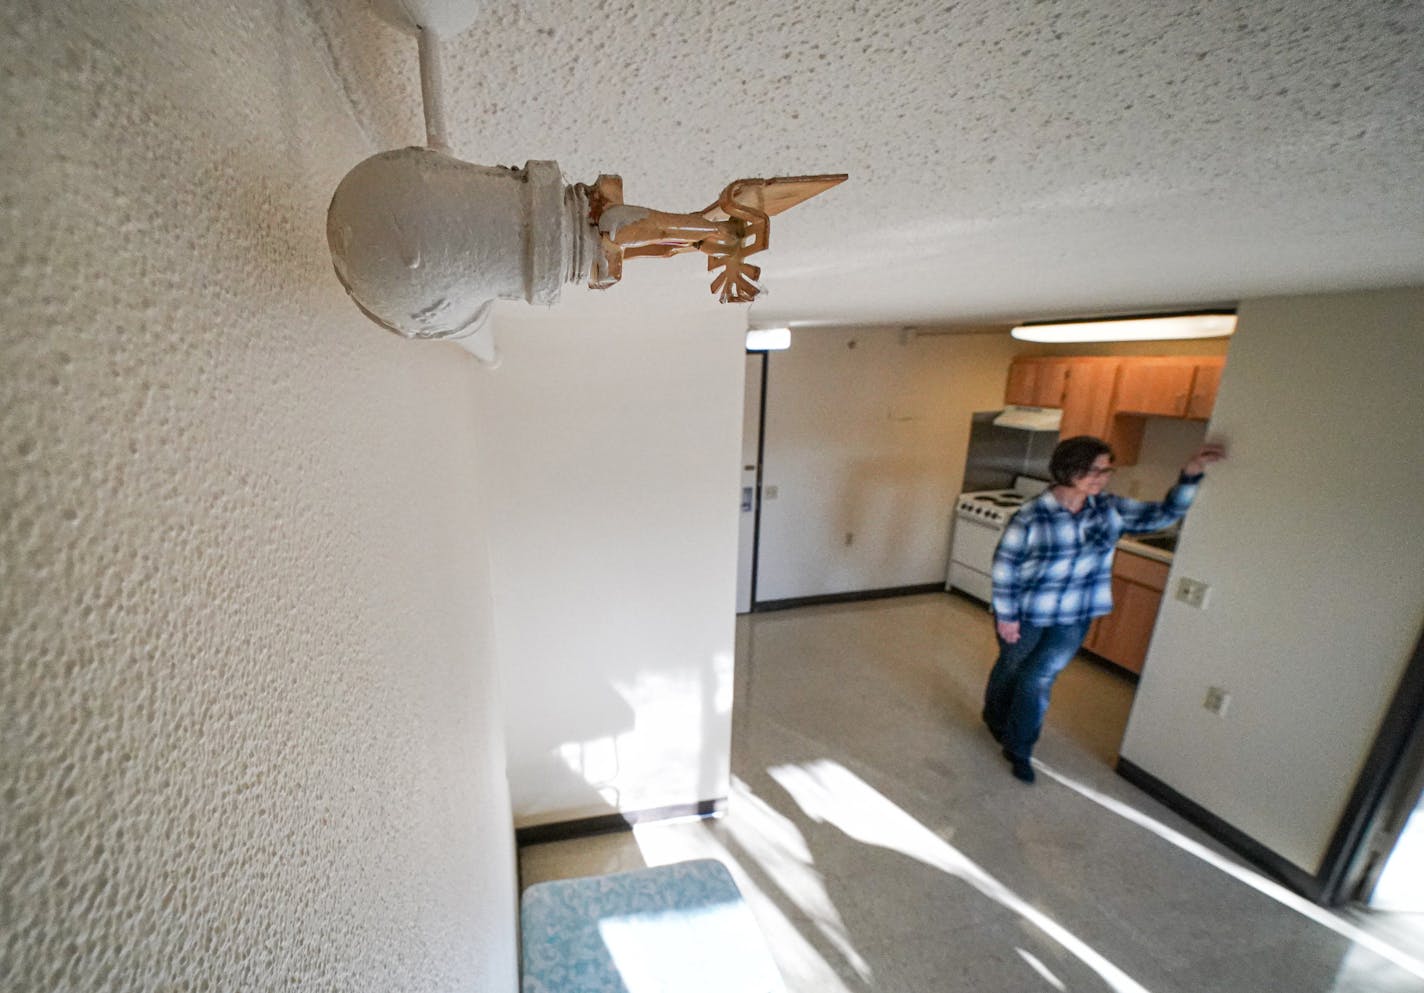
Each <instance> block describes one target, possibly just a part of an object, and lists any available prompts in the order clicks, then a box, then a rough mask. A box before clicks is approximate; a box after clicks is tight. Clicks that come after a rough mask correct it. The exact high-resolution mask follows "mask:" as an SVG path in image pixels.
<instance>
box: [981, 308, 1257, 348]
mask: <svg viewBox="0 0 1424 993" xmlns="http://www.w3.org/2000/svg"><path fill="white" fill-rule="evenodd" d="M1235 330H1236V315H1235V314H1174V315H1171V316H1169V317H1127V318H1119V319H1114V320H1105V321H1063V322H1061V323H1058V324H1020V325H1019V326H1018V327H1016V328H1014V329H1013V330H1012V331H1010V332H1009V333H1010V334H1012V335H1013V336H1014V337H1015V338H1018V339H1020V340H1021V341H1037V342H1044V343H1047V344H1055V343H1059V342H1082V341H1167V340H1171V339H1179V338H1223V337H1225V336H1226V335H1229V334H1231V332H1233V331H1235Z"/></svg>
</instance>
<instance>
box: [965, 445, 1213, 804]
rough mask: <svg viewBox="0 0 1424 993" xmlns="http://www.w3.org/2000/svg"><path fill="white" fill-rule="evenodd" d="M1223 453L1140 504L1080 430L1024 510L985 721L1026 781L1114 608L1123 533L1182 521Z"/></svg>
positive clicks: (1003, 566)
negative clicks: (1061, 683)
mask: <svg viewBox="0 0 1424 993" xmlns="http://www.w3.org/2000/svg"><path fill="white" fill-rule="evenodd" d="M1225 457H1226V450H1225V449H1224V448H1223V447H1222V446H1221V445H1218V444H1207V445H1203V446H1202V447H1201V448H1199V449H1198V450H1197V452H1196V454H1194V455H1193V456H1192V457H1191V458H1190V459H1188V460H1187V464H1186V465H1185V466H1183V468H1182V474H1181V476H1180V477H1179V478H1178V480H1177V485H1175V486H1173V487H1172V489H1171V490H1169V491H1168V493H1167V496H1166V498H1165V499H1164V500H1163V501H1162V502H1161V503H1142V502H1141V501H1138V500H1129V499H1127V498H1126V497H1120V496H1116V495H1114V494H1112V493H1106V494H1105V493H1103V489H1104V488H1105V487H1106V486H1107V483H1108V477H1110V476H1111V475H1112V472H1113V465H1112V449H1111V448H1109V447H1108V445H1107V443H1106V442H1103V441H1102V440H1100V439H1098V438H1092V437H1089V436H1087V435H1082V436H1079V437H1077V438H1069V439H1068V440H1066V441H1062V442H1059V444H1058V447H1057V448H1055V449H1054V450H1053V456H1052V458H1051V459H1050V460H1049V463H1048V471H1049V474H1050V475H1051V476H1052V477H1053V485H1052V486H1050V487H1049V488H1048V489H1047V490H1045V491H1044V492H1043V493H1042V494H1040V495H1039V496H1037V497H1035V498H1034V499H1033V500H1030V501H1029V502H1027V503H1025V504H1024V505H1023V506H1022V507H1020V508H1019V511H1018V513H1017V514H1015V515H1014V516H1013V518H1012V519H1011V520H1010V521H1009V524H1008V527H1007V528H1005V529H1004V534H1003V536H1002V537H1001V538H1000V539H999V547H998V549H997V550H996V551H995V552H994V604H993V606H994V621H995V627H996V629H997V633H998V637H999V658H998V660H997V661H996V662H995V663H994V668H993V670H992V671H991V672H990V673H989V685H988V686H987V687H986V688H985V691H984V723H985V724H987V725H989V730H990V732H991V733H992V734H993V735H994V739H995V740H996V741H998V742H999V743H1000V744H1002V745H1003V746H1004V757H1005V758H1006V759H1008V760H1009V762H1011V763H1012V764H1013V773H1014V776H1015V777H1017V778H1018V779H1021V780H1023V781H1024V782H1025V783H1032V782H1033V779H1034V775H1033V765H1032V763H1031V762H1030V758H1031V756H1032V754H1033V746H1034V743H1035V742H1036V741H1038V735H1039V732H1040V731H1041V730H1042V729H1043V716H1044V714H1045V713H1046V712H1047V710H1048V696H1049V693H1050V691H1051V690H1052V689H1053V681H1054V680H1055V679H1057V678H1058V674H1059V673H1060V672H1062V671H1063V668H1064V666H1066V665H1067V664H1068V663H1069V661H1070V660H1071V659H1072V658H1073V655H1074V654H1075V653H1076V652H1077V651H1078V649H1079V647H1080V646H1081V645H1082V644H1083V638H1084V637H1085V636H1086V635H1087V633H1088V625H1089V624H1091V623H1092V621H1093V618H1095V617H1101V616H1102V615H1103V614H1107V613H1110V612H1111V611H1112V561H1113V549H1114V547H1115V546H1116V545H1117V540H1118V538H1120V537H1121V536H1122V535H1123V534H1124V533H1128V534H1143V533H1145V532H1148V531H1157V530H1160V529H1162V528H1164V527H1166V526H1167V525H1169V524H1171V523H1173V522H1174V521H1177V520H1179V519H1180V518H1181V516H1182V515H1183V514H1185V513H1186V512H1187V508H1188V507H1190V506H1191V503H1192V498H1193V497H1194V496H1196V492H1197V486H1198V484H1199V483H1200V482H1201V478H1202V475H1203V473H1204V472H1205V470H1206V467H1207V466H1208V465H1210V464H1211V463H1213V462H1218V461H1220V460H1221V459H1223V458H1225Z"/></svg>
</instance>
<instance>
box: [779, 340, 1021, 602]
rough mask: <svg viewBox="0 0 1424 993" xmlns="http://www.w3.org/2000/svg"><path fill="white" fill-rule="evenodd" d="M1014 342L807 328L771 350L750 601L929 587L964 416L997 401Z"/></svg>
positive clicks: (943, 558)
mask: <svg viewBox="0 0 1424 993" xmlns="http://www.w3.org/2000/svg"><path fill="white" fill-rule="evenodd" d="M852 343H853V345H852ZM1019 348H1021V345H1020V343H1019V342H1016V341H1014V340H1012V339H1010V338H1009V337H1008V335H1006V334H968V335H941V336H925V337H916V336H913V335H912V336H908V337H906V336H903V335H902V334H901V333H900V331H899V329H896V328H876V329H868V328H858V329H845V330H841V329H821V328H817V329H807V330H803V331H797V332H795V333H794V334H793V337H792V344H791V348H790V349H789V350H787V351H784V352H774V353H772V354H771V357H770V361H769V363H768V371H767V411H766V437H765V442H764V443H765V458H764V467H763V481H764V485H767V486H775V487H777V496H776V498H775V499H764V500H763V503H762V511H761V548H760V553H759V556H758V559H757V566H758V573H757V599H758V600H759V601H766V600H780V599H785V598H791V597H803V596H819V595H822V594H828V593H846V592H853V591H857V590H872V589H880V588H886V587H895V586H913V585H919V584H924V583H943V582H944V575H945V569H946V567H947V562H948V556H949V534H950V516H951V512H952V510H953V506H954V497H955V495H956V494H958V493H959V488H960V483H961V482H962V481H963V478H964V460H965V454H966V452H967V451H968V446H969V427H970V418H971V417H972V415H973V414H974V412H975V411H977V410H997V409H998V408H999V407H1001V406H1003V402H1004V380H1005V376H1006V374H1007V372H1008V367H1009V360H1010V359H1011V358H1012V356H1013V354H1014V352H1015V351H1016V350H1018V349H1019ZM846 532H851V533H852V535H853V536H854V537H853V538H852V541H851V544H849V545H847V544H846V541H845V536H846Z"/></svg>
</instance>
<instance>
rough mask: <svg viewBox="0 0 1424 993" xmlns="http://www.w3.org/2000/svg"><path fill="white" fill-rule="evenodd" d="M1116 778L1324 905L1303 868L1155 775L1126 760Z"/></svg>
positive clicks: (1317, 884) (1318, 885)
mask: <svg viewBox="0 0 1424 993" xmlns="http://www.w3.org/2000/svg"><path fill="white" fill-rule="evenodd" d="M1116 768H1117V774H1118V775H1119V776H1121V777H1122V778H1123V779H1126V780H1127V781H1128V782H1129V783H1131V784H1132V785H1133V786H1136V787H1137V788H1138V789H1140V790H1142V791H1143V792H1144V793H1146V794H1147V795H1148V796H1150V797H1152V798H1153V799H1154V800H1156V801H1158V802H1159V803H1161V804H1162V805H1163V806H1165V807H1167V808H1168V809H1169V810H1171V811H1172V812H1173V813H1176V814H1180V815H1181V816H1182V817H1184V818H1186V819H1187V820H1189V821H1191V822H1192V823H1193V824H1195V825H1196V826H1197V827H1199V828H1201V829H1202V830H1204V831H1205V832H1206V833H1207V834H1209V835H1211V836H1212V837H1213V838H1215V839H1216V840H1217V841H1219V842H1221V843H1222V844H1224V845H1225V846H1226V847H1227V848H1230V849H1231V850H1232V851H1234V852H1236V853H1237V854H1238V855H1240V856H1241V857H1242V858H1244V859H1246V860H1247V861H1249V862H1251V863H1253V864H1254V865H1255V866H1256V867H1257V868H1258V869H1260V870H1262V871H1263V872H1265V873H1266V874H1267V875H1269V876H1271V877H1273V878H1275V879H1276V880H1278V881H1279V882H1281V883H1283V884H1285V885H1286V886H1288V887H1290V888H1291V889H1293V890H1295V891H1296V892H1297V893H1299V894H1300V895H1301V896H1303V897H1305V898H1307V899H1309V900H1312V901H1314V902H1315V903H1318V904H1321V905H1325V897H1326V894H1325V887H1324V883H1323V881H1322V880H1321V879H1319V878H1318V877H1316V876H1313V875H1311V874H1310V873H1308V872H1306V871H1305V870H1304V869H1302V868H1301V867H1300V866H1298V865H1296V864H1295V863H1294V862H1291V861H1289V860H1287V859H1284V858H1282V857H1281V856H1280V855H1277V854H1276V853H1275V852H1273V851H1271V850H1270V849H1269V848H1267V847H1266V846H1265V845H1263V844H1261V843H1260V842H1259V841H1257V840H1256V839H1255V838H1252V837H1251V836H1250V835H1248V834H1246V833H1245V832H1244V831H1241V830H1239V829H1238V828H1235V827H1232V826H1231V825H1230V824H1228V823H1227V822H1226V821H1224V820H1222V819H1221V818H1220V817H1218V816H1216V815H1215V814H1213V813H1212V812H1211V811H1210V810H1207V809H1206V808H1205V807H1203V806H1201V805H1200V804H1198V803H1196V802H1194V801H1192V800H1189V799H1187V798H1186V797H1185V796H1183V795H1182V794H1180V793H1178V792H1177V791H1176V790H1174V789H1172V787H1170V786H1168V785H1167V784H1166V783H1164V782H1162V780H1160V779H1158V778H1157V777H1156V776H1154V775H1152V773H1150V772H1147V771H1145V770H1144V769H1142V768H1140V767H1138V766H1136V765H1133V764H1132V763H1131V762H1130V761H1128V760H1127V759H1125V758H1121V757H1119V758H1118V760H1117V766H1116Z"/></svg>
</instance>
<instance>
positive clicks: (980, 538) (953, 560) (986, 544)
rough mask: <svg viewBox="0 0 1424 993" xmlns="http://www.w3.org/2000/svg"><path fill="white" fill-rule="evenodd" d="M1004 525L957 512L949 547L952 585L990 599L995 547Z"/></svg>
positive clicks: (992, 587)
mask: <svg viewBox="0 0 1424 993" xmlns="http://www.w3.org/2000/svg"><path fill="white" fill-rule="evenodd" d="M1003 533H1004V528H1003V525H1001V524H991V523H989V522H987V521H985V520H983V519H981V518H978V517H970V516H968V515H965V514H956V515H955V520H954V542H953V544H951V545H950V550H949V582H948V586H949V587H950V588H951V589H958V590H963V591H964V592H965V593H968V594H969V595H970V596H973V597H977V598H978V599H980V600H983V601H984V602H985V603H987V602H989V600H990V598H991V597H992V596H993V592H994V581H993V579H992V577H991V572H992V570H993V566H994V549H995V548H997V547H998V545H999V536H1000V535H1001V534H1003Z"/></svg>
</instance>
